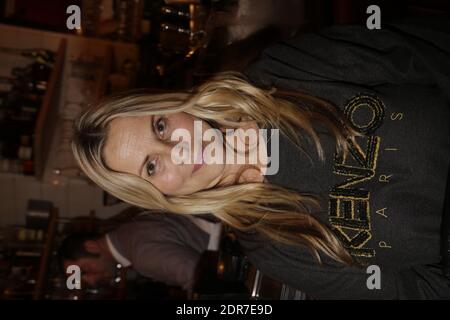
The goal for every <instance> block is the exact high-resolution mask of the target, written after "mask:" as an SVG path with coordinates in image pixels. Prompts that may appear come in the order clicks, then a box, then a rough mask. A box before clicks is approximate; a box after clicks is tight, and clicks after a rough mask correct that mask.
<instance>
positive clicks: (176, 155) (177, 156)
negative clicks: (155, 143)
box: [164, 141, 192, 165]
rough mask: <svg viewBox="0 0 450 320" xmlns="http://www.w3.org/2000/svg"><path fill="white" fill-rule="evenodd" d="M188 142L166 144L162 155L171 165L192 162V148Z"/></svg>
mask: <svg viewBox="0 0 450 320" xmlns="http://www.w3.org/2000/svg"><path fill="white" fill-rule="evenodd" d="M191 149H192V148H191V145H190V143H189V142H186V141H181V142H175V143H171V144H167V145H166V147H165V148H164V157H165V159H167V160H168V161H169V162H170V164H171V165H181V164H189V163H192V150H191Z"/></svg>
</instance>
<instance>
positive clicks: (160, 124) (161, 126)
mask: <svg viewBox="0 0 450 320" xmlns="http://www.w3.org/2000/svg"><path fill="white" fill-rule="evenodd" d="M154 127H155V132H156V134H158V136H159V137H160V138H162V137H164V131H165V130H166V121H165V119H164V118H159V119H158V120H156V122H155V125H154Z"/></svg>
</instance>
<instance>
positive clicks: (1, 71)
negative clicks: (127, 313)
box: [0, 0, 450, 299]
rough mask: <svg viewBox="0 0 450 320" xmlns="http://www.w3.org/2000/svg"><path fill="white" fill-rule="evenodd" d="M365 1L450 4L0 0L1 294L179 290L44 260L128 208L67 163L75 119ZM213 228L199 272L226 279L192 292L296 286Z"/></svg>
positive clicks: (284, 293) (396, 8)
mask: <svg viewBox="0 0 450 320" xmlns="http://www.w3.org/2000/svg"><path fill="white" fill-rule="evenodd" d="M74 4H75V5H78V6H79V7H80V8H81V16H82V18H81V22H82V23H81V29H79V30H68V29H67V27H66V20H67V18H68V16H69V14H67V13H66V8H67V7H68V6H69V5H74ZM371 4H378V5H379V6H380V7H381V10H382V21H383V19H395V18H402V17H408V16H430V15H432V16H442V15H445V14H448V12H449V9H450V2H449V1H447V0H397V1H366V0H360V1H358V0H165V1H164V0H101V1H96V0H95V1H94V0H70V1H69V0H42V1H32V0H3V1H0V297H1V298H3V299H102V298H113V299H130V298H142V299H152V298H158V299H161V298H163V299H165V298H167V299H170V298H179V297H186V293H185V292H183V291H182V290H181V289H179V288H172V287H169V286H166V285H164V284H161V283H157V282H154V281H152V280H151V279H145V278H142V277H140V276H137V275H130V274H128V275H126V274H125V273H122V272H119V273H118V274H117V278H116V279H115V281H114V282H113V283H112V284H111V285H110V286H109V287H107V288H97V289H95V290H94V289H89V290H84V291H82V292H78V293H76V294H74V293H73V292H69V291H68V290H66V289H65V278H64V275H63V274H61V272H60V270H59V269H58V266H57V263H56V262H55V261H56V260H55V248H57V246H58V243H59V242H60V241H61V239H62V238H63V237H64V236H65V235H66V234H68V233H70V232H73V231H74V230H82V231H86V230H87V231H93V230H97V231H98V230H101V231H105V230H108V229H109V228H113V227H114V226H117V225H118V224H120V223H122V222H123V221H127V219H129V218H130V217H132V216H133V215H134V214H135V213H136V212H138V211H139V210H138V209H137V208H133V207H130V206H129V205H127V204H124V203H121V202H120V201H119V200H117V199H115V198H114V197H112V196H110V195H108V194H106V193H105V192H103V191H102V190H100V189H99V188H97V187H96V186H94V185H93V184H92V183H90V182H89V181H88V180H87V179H86V178H85V177H84V176H83V174H82V173H81V172H80V170H79V169H78V168H77V166H76V164H75V162H74V159H73V157H72V155H71V151H70V139H71V126H72V122H73V119H74V118H75V116H76V115H77V114H78V113H79V112H80V111H81V110H83V109H84V108H86V107H87V106H88V105H89V104H91V103H95V101H97V100H98V99H100V98H101V97H102V96H104V95H106V94H110V93H114V92H119V91H123V90H128V89H133V88H148V89H154V90H167V89H179V88H190V87H192V86H193V85H196V84H198V83H200V82H202V81H204V80H205V79H207V78H208V77H210V76H211V75H213V74H214V73H215V72H218V71H224V70H235V71H241V70H243V69H244V68H245V67H246V66H247V65H248V64H250V63H251V62H252V61H254V60H255V59H257V57H258V55H259V53H260V52H261V50H263V49H264V48H265V47H267V46H269V45H270V44H272V43H275V42H277V41H280V40H283V39H285V38H288V37H292V36H295V35H298V34H301V33H304V32H310V31H314V30H317V29H320V28H322V27H325V26H328V25H332V24H350V23H362V24H365V21H366V18H367V14H366V8H367V6H368V5H371ZM223 239H225V240H223V242H222V246H221V248H220V250H219V252H216V253H215V254H212V255H208V256H205V257H204V261H203V264H202V265H203V267H204V268H206V269H208V270H209V271H205V273H204V275H205V277H209V278H208V279H213V278H217V277H218V278H221V281H225V280H226V279H228V280H227V281H228V283H229V284H230V285H229V286H228V287H227V286H222V287H221V288H223V289H221V290H222V291H221V290H215V291H214V290H212V289H211V288H206V287H204V286H203V287H202V286H199V287H202V289H199V290H198V292H197V296H196V297H203V298H208V297H218V296H226V297H230V295H231V296H232V297H238V298H244V299H246V298H262V297H270V298H276V299H281V298H297V299H306V298H307V297H305V296H304V295H303V294H302V293H301V292H298V291H295V290H294V291H289V290H288V288H286V287H283V286H282V284H275V283H272V282H270V281H267V282H264V281H262V282H260V280H261V279H259V280H258V279H257V272H256V270H254V269H252V267H251V266H249V264H248V263H247V262H246V260H245V257H244V256H242V254H241V253H240V252H239V250H238V249H237V248H236V246H235V243H234V242H233V240H232V237H229V236H228V235H227V232H225V233H224V236H223ZM205 266H206V267H205ZM206 269H205V270H206ZM219 280H220V279H219ZM207 282H208V281H204V279H203V282H202V283H207ZM211 283H213V280H211V281H210V284H211ZM261 283H262V284H261ZM255 286H256V287H255ZM255 290H258V293H257V294H255Z"/></svg>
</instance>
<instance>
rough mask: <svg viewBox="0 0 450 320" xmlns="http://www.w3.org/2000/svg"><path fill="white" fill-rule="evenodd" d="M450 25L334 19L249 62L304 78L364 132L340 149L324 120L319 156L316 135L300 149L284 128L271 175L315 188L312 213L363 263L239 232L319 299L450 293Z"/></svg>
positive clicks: (283, 78) (272, 267) (263, 82)
mask: <svg viewBox="0 0 450 320" xmlns="http://www.w3.org/2000/svg"><path fill="white" fill-rule="evenodd" d="M449 30H450V24H449V23H448V22H447V23H441V24H440V23H438V21H434V22H433V23H432V22H428V23H427V24H425V25H424V24H410V23H397V24H385V25H382V29H381V30H368V29H366V28H364V27H363V26H336V27H331V28H328V29H325V30H323V31H322V32H319V33H316V34H308V35H303V36H299V37H295V38H292V39H289V40H287V41H284V42H282V43H279V44H277V45H275V46H272V47H269V48H268V49H266V50H265V51H264V52H263V54H262V56H261V58H260V60H258V61H257V62H255V63H254V64H253V65H251V66H250V67H249V68H248V69H247V70H246V71H245V74H246V75H247V76H248V77H249V80H250V81H251V82H253V83H254V84H255V85H258V86H260V87H263V88H270V87H277V88H280V89H284V90H307V91H309V92H311V93H312V94H313V95H316V96H319V97H321V98H323V99H326V100H328V101H330V102H332V103H333V104H335V105H336V106H337V107H339V108H340V109H341V110H342V111H343V112H344V113H345V115H346V116H347V118H348V119H349V120H350V121H352V122H353V124H354V125H355V126H357V127H358V128H359V129H360V131H361V132H362V133H364V134H365V136H364V137H362V138H360V139H358V140H357V141H358V143H357V145H353V146H352V147H351V154H350V156H349V157H348V158H347V159H342V158H340V157H338V156H336V154H335V144H334V142H333V140H332V139H331V138H330V136H329V135H327V134H326V133H325V132H322V131H321V130H319V131H321V134H320V138H321V141H322V142H323V144H324V148H325V157H326V161H325V162H324V163H321V162H320V161H319V159H318V157H317V154H316V152H315V150H314V148H313V146H312V144H311V141H308V140H307V141H305V142H304V148H305V151H306V153H305V152H302V151H300V150H298V149H297V148H295V146H294V145H293V144H292V143H291V142H290V141H289V140H288V139H287V138H286V137H285V136H284V135H281V136H280V170H279V172H278V174H276V175H273V176H267V178H268V180H269V182H270V183H274V184H279V185H282V186H284V187H288V188H293V189H295V190H297V191H300V192H307V193H313V194H316V195H317V196H319V197H320V199H321V201H322V210H320V211H319V212H315V213H314V216H315V217H316V218H317V219H318V220H319V221H321V222H323V223H325V224H326V225H327V226H329V227H330V228H331V230H332V231H333V232H334V233H335V234H336V236H337V237H338V238H339V239H340V240H341V242H342V244H343V245H344V246H345V247H346V248H347V249H348V251H349V252H350V253H351V254H352V256H353V257H354V258H355V259H356V260H357V261H359V262H360V263H361V265H362V266H363V268H362V269H357V268H349V267H342V266H340V265H339V264H337V263H336V262H334V261H331V259H328V258H327V257H325V256H323V259H324V265H323V266H318V265H317V264H316V262H315V261H314V260H313V258H312V256H311V254H310V253H309V252H308V250H307V249H306V248H304V247H294V246H287V245H281V244H276V243H274V242H273V241H269V240H267V239H263V238H262V237H261V236H260V235H257V234H243V235H241V244H242V246H243V247H244V249H245V250H246V251H247V253H248V256H249V258H250V261H252V262H253V263H254V264H255V265H256V266H257V267H258V268H259V269H260V270H261V271H262V272H263V273H264V274H266V275H267V276H270V277H271V278H274V279H275V280H279V281H281V282H284V283H286V284H288V285H290V286H292V287H296V288H298V289H300V290H302V291H304V292H305V293H307V294H309V295H310V296H312V297H314V298H318V299H440V298H444V299H449V298H450V283H449V281H448V280H446V279H445V278H444V277H443V276H442V270H441V266H440V265H439V263H440V261H441V255H440V250H439V249H440V227H441V220H442V211H443V205H444V194H445V186H446V179H447V173H448V169H449V163H450V134H449V132H450V33H449ZM294 102H295V101H294ZM316 129H320V128H319V127H316ZM268 150H270V147H268ZM255 239H259V240H261V239H262V240H264V242H263V243H257V242H255V241H254V240H255ZM369 265H377V266H379V268H380V271H381V288H379V289H377V288H374V289H369V288H368V286H367V282H368V279H369V277H370V275H371V274H373V271H370V272H369V273H368V272H367V270H366V269H365V267H367V266H369ZM369 282H370V279H369Z"/></svg>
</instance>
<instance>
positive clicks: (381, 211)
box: [376, 208, 387, 218]
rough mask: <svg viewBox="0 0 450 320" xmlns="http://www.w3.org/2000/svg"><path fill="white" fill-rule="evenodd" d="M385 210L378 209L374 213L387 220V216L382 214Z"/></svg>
mask: <svg viewBox="0 0 450 320" xmlns="http://www.w3.org/2000/svg"><path fill="white" fill-rule="evenodd" d="M386 209H387V208H383V209H379V210H377V211H376V213H378V214H379V215H380V216H383V217H385V218H387V215H386V214H385V213H384V212H385V211H386Z"/></svg>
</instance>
